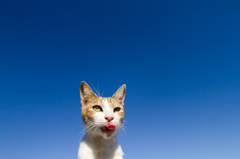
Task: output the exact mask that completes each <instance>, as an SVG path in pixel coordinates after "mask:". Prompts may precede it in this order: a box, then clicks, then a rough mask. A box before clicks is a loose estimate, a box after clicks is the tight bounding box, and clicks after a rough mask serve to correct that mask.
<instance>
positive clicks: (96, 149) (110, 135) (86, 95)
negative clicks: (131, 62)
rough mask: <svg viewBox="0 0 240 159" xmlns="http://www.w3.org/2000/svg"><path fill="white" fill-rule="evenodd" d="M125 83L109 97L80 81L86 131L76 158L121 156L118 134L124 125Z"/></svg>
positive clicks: (99, 158) (107, 158)
mask: <svg viewBox="0 0 240 159" xmlns="http://www.w3.org/2000/svg"><path fill="white" fill-rule="evenodd" d="M125 92H126V85H125V84H124V85H122V86H121V87H120V88H119V89H118V90H117V91H116V93H115V94H114V95H113V96H112V97H100V96H97V95H96V94H95V93H94V92H93V91H92V89H91V88H90V87H89V85H88V84H87V83H86V82H84V81H82V82H81V85H80V99H81V105H82V107H81V110H82V119H83V123H84V125H85V128H86V132H85V134H84V136H83V138H82V141H81V142H80V146H79V150H78V159H123V155H124V153H123V151H122V148H121V146H120V145H119V143H118V141H117V133H118V130H119V129H120V127H121V126H122V124H123V119H124V108H123V105H124V99H125Z"/></svg>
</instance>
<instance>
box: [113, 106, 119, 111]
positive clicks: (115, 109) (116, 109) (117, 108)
mask: <svg viewBox="0 0 240 159" xmlns="http://www.w3.org/2000/svg"><path fill="white" fill-rule="evenodd" d="M120 110H121V108H119V107H116V108H114V109H113V112H119V111H120Z"/></svg>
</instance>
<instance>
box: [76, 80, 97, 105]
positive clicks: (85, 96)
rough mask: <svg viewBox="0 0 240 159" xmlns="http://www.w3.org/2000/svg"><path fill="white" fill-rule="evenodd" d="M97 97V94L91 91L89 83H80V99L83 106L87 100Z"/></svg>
mask: <svg viewBox="0 0 240 159" xmlns="http://www.w3.org/2000/svg"><path fill="white" fill-rule="evenodd" d="M97 97H98V96H97V95H96V94H95V93H94V92H93V91H92V89H91V88H90V87H89V85H88V84H87V83H86V82H84V81H82V82H81V85H80V99H81V104H82V106H85V105H86V104H87V103H88V102H90V101H91V100H92V99H94V98H97Z"/></svg>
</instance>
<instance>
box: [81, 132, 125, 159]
mask: <svg viewBox="0 0 240 159" xmlns="http://www.w3.org/2000/svg"><path fill="white" fill-rule="evenodd" d="M123 154H124V153H123V151H122V148H121V146H120V145H119V144H118V142H117V139H116V137H112V138H111V139H104V138H102V137H100V136H99V137H94V136H89V135H88V134H85V135H84V137H83V139H82V141H81V142H80V146H79V150H78V159H123Z"/></svg>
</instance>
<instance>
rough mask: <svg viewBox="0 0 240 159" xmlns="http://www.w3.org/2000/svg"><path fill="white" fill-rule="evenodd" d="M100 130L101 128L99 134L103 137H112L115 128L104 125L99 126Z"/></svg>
mask: <svg viewBox="0 0 240 159" xmlns="http://www.w3.org/2000/svg"><path fill="white" fill-rule="evenodd" d="M100 130H101V135H102V136H103V137H104V138H105V139H110V138H112V137H113V136H114V134H115V131H116V130H115V129H108V128H106V126H104V127H101V128H100Z"/></svg>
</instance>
